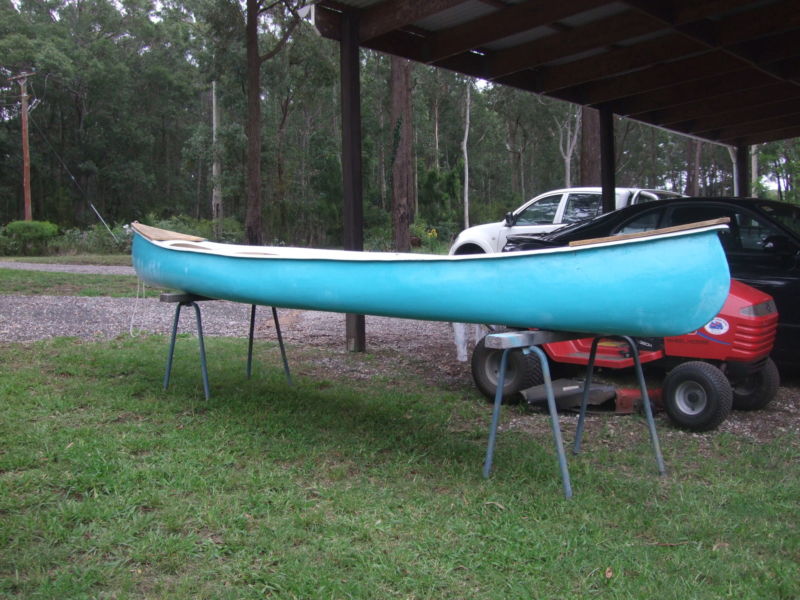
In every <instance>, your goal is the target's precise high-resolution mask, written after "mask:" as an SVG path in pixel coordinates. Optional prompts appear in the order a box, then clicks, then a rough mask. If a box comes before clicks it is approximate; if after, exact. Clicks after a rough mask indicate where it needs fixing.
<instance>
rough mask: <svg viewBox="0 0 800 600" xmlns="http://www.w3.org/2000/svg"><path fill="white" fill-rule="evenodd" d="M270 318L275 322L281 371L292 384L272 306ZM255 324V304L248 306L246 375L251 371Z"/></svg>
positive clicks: (277, 322) (276, 315)
mask: <svg viewBox="0 0 800 600" xmlns="http://www.w3.org/2000/svg"><path fill="white" fill-rule="evenodd" d="M272 320H273V321H274V323H275V333H276V334H277V336H278V346H279V347H280V349H281V358H282V359H283V372H284V373H285V374H286V381H288V382H289V385H292V374H291V372H290V371H289V361H288V359H287V358H286V347H285V346H284V345H283V335H281V324H280V322H279V321H278V311H277V309H276V308H275V307H274V306H273V307H272ZM255 325H256V305H255V304H253V305H251V306H250V336H249V339H248V344H247V377H248V378H249V377H250V375H252V373H253V334H254V331H255Z"/></svg>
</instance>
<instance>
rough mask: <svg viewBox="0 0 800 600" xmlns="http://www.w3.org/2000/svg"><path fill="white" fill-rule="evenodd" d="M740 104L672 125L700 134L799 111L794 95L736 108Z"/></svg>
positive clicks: (799, 93)
mask: <svg viewBox="0 0 800 600" xmlns="http://www.w3.org/2000/svg"><path fill="white" fill-rule="evenodd" d="M797 96H800V90H798V94H797ZM741 106H742V105H741V104H739V105H737V108H736V109H732V110H727V111H718V112H715V113H713V114H711V115H710V116H707V117H702V118H697V119H693V120H690V121H683V122H678V123H674V124H672V125H673V126H674V127H675V128H677V129H680V130H681V131H686V130H687V129H688V130H691V131H692V132H693V133H695V134H697V135H702V134H703V133H705V132H707V131H716V130H718V129H721V128H724V127H726V126H727V125H728V124H730V123H737V124H738V125H742V126H747V125H750V124H751V123H757V122H759V121H765V120H770V119H774V118H778V117H780V116H782V115H797V114H798V113H800V102H797V98H796V97H795V98H792V99H785V98H784V97H781V98H780V99H778V100H776V101H773V102H765V103H763V104H756V105H750V106H745V107H744V108H738V107H741ZM754 108H757V110H753V109H754Z"/></svg>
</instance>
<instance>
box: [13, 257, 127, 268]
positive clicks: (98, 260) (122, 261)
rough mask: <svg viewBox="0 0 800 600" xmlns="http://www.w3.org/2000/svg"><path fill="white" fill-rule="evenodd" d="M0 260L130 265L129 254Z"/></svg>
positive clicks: (59, 263) (53, 263)
mask: <svg viewBox="0 0 800 600" xmlns="http://www.w3.org/2000/svg"><path fill="white" fill-rule="evenodd" d="M0 261H8V262H22V263H39V264H51V265H106V266H117V267H130V266H131V255H130V254H71V255H66V254H65V255H58V256H0Z"/></svg>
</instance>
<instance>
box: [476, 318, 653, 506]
mask: <svg viewBox="0 0 800 600" xmlns="http://www.w3.org/2000/svg"><path fill="white" fill-rule="evenodd" d="M584 337H587V335H586V334H585V333H569V332H560V331H545V330H538V331H509V332H504V333H492V334H489V335H487V336H486V338H485V340H486V341H485V344H486V347H487V348H493V349H496V350H502V351H503V354H502V356H501V358H500V370H499V372H498V374H497V390H496V392H495V396H494V410H493V411H492V424H491V427H490V429H489V443H488V445H487V448H486V460H485V461H484V464H483V476H484V477H489V474H490V473H491V471H492V461H493V459H494V448H495V444H496V441H497V426H498V423H499V421H500V407H501V405H502V403H503V387H504V385H505V375H506V367H507V366H508V353H509V352H511V351H512V350H514V349H518V348H521V349H522V351H523V352H524V353H526V354H529V353H534V354H536V355H537V356H538V358H539V362H540V363H541V365H542V375H543V377H544V384H545V390H546V392H547V409H548V411H549V413H550V423H551V427H552V430H553V441H554V443H555V446H556V454H557V455H558V467H559V470H560V472H561V481H562V485H563V488H564V496H565V497H566V498H571V497H572V483H571V481H570V477H569V469H568V467H567V458H566V455H565V453H564V442H563V439H562V437H561V427H560V425H559V421H558V409H557V407H556V400H555V394H554V393H553V382H552V379H551V377H550V367H549V364H548V361H547V355H546V354H545V353H544V351H543V350H542V349H541V348H539V346H541V345H542V344H548V343H551V342H560V341H565V340H571V339H578V338H584ZM608 337H618V338H620V339H623V340H625V341H626V342H627V343H628V345H629V346H630V348H631V352H632V353H633V357H634V363H635V366H636V375H637V378H638V380H639V387H640V388H641V393H642V404H643V405H644V411H645V415H646V418H647V426H648V428H649V430H650V440H651V442H652V445H653V452H654V454H655V457H656V463H657V465H658V472H659V474H661V475H664V474H665V473H666V469H665V467H664V459H663V457H662V455H661V447H660V445H659V442H658V434H657V433H656V428H655V421H654V420H653V411H652V408H651V406H650V398H649V396H648V394H647V386H646V385H645V382H644V375H643V373H642V365H641V363H640V362H639V353H638V350H637V348H636V344H635V343H634V341H633V340H632V339H631V338H629V337H626V336H600V337H595V338H594V341H593V343H592V351H591V355H590V357H589V364H588V366H587V367H586V381H585V383H584V387H583V397H582V399H581V409H580V416H579V417H578V427H577V430H576V432H575V445H574V447H573V452H574V453H575V454H577V453H578V452H580V445H581V438H582V437H583V428H584V421H585V418H586V408H587V406H588V403H589V392H590V387H591V383H592V370H593V368H594V361H595V356H596V354H597V345H598V342H599V341H600V340H601V339H603V338H608Z"/></svg>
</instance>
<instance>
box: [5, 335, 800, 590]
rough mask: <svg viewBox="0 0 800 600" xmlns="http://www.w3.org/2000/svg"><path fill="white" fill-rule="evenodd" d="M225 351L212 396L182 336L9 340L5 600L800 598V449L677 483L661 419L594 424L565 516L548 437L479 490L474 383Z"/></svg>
mask: <svg viewBox="0 0 800 600" xmlns="http://www.w3.org/2000/svg"><path fill="white" fill-rule="evenodd" d="M207 345H208V355H209V365H210V369H211V372H210V377H211V386H212V393H213V397H212V399H211V400H210V401H208V402H206V401H204V400H203V392H202V385H201V383H200V377H199V372H198V367H197V359H196V341H195V340H194V339H191V338H188V337H182V338H181V339H180V340H179V343H178V349H177V355H176V361H175V367H174V371H173V378H172V382H171V386H170V389H169V390H168V391H167V392H162V391H161V389H160V387H161V386H160V384H161V377H162V376H163V368H164V364H163V363H164V358H165V353H166V340H165V339H164V338H163V337H145V338H137V339H131V338H120V339H118V340H114V341H111V342H104V343H83V342H79V341H76V340H73V339H58V340H54V341H50V342H42V343H35V344H0V365H1V366H0V597H9V598H26V599H27V598H59V599H60V598H214V599H217V598H220V599H226V598H304V599H305V598H370V599H372V598H417V599H421V598H442V599H444V598H448V599H449V598H498V599H507V598H519V599H526V600H527V599H531V598H659V599H663V598H675V599H685V598H737V599H742V598H786V599H788V598H798V597H800V578H798V560H799V559H800V539H799V536H798V519H797V517H798V498H800V481H799V478H798V472H799V471H800V461H798V449H799V445H800V442H798V440H797V439H795V438H785V439H780V440H778V441H776V442H774V443H769V444H764V445H758V444H754V443H752V442H749V441H748V440H746V439H743V438H739V437H736V436H733V435H725V434H717V435H714V436H698V435H692V434H685V435H676V436H669V438H670V439H669V443H663V440H662V443H663V445H664V452H665V458H666V462H667V465H668V468H669V470H670V474H669V476H668V477H666V478H659V477H658V476H657V475H655V474H654V464H653V459H652V455H651V454H650V451H649V447H648V441H647V436H646V429H645V428H644V427H643V425H642V422H641V420H640V419H638V418H636V417H626V418H625V420H624V421H621V420H615V421H614V424H615V427H614V430H620V429H624V430H626V431H629V432H632V437H631V438H628V437H627V436H626V437H625V438H624V439H620V438H619V436H616V435H615V434H614V433H613V431H612V430H611V429H609V428H607V427H605V426H603V425H602V423H601V425H596V424H593V426H592V427H590V428H589V429H588V431H587V437H586V442H585V446H584V447H585V451H584V453H583V454H581V455H580V456H578V457H570V469H571V473H572V480H573V487H574V489H575V497H574V499H573V500H571V501H566V500H564V498H563V496H562V493H561V484H560V480H559V477H558V474H557V469H556V464H555V457H554V453H553V449H552V442H551V439H550V435H549V432H548V430H547V427H546V426H545V427H543V428H541V431H543V432H545V433H542V434H541V435H539V434H524V433H522V432H518V431H504V432H502V433H501V434H500V437H499V444H498V451H497V452H498V453H497V456H496V460H495V467H496V468H495V473H494V475H493V477H492V478H491V479H489V480H484V479H483V478H482V477H481V474H480V470H481V463H482V460H483V455H484V452H485V443H486V432H487V428H488V422H489V417H490V414H489V413H490V408H489V407H488V405H486V404H485V403H484V402H483V400H481V399H480V398H479V397H478V395H477V392H473V391H472V390H470V389H468V388H467V387H466V386H465V387H463V388H461V389H448V388H446V387H444V386H438V385H431V384H429V383H425V382H423V381H421V380H419V379H418V378H417V377H416V376H415V375H413V374H411V373H407V372H403V371H397V372H395V374H394V375H390V376H388V377H384V378H381V380H379V381H377V382H376V381H373V382H361V383H353V382H350V381H347V380H342V381H339V380H338V378H336V377H327V378H326V377H324V376H321V375H320V374H319V368H318V366H317V365H319V364H322V363H323V361H330V360H332V359H335V360H338V361H342V360H344V361H348V362H349V361H352V362H353V363H356V364H360V363H363V365H364V366H365V367H367V366H374V365H375V364H376V363H378V362H382V361H390V362H389V364H391V363H392V361H393V357H392V356H391V355H388V354H386V355H369V354H367V355H347V354H344V355H342V354H341V353H338V354H337V353H333V352H330V351H325V350H320V349H314V351H313V352H311V351H305V350H303V349H302V348H289V354H290V361H291V364H292V367H293V371H294V375H295V378H296V385H295V386H293V387H290V386H288V385H287V384H286V382H285V380H284V379H283V374H282V371H281V369H280V358H279V354H278V352H277V348H276V347H275V346H274V345H271V344H265V343H264V342H261V343H259V344H258V357H257V361H258V363H257V364H258V365H259V368H258V369H257V370H256V374H255V375H254V377H253V378H252V379H250V380H247V379H246V378H245V377H244V355H245V352H246V349H245V345H246V342H245V341H244V340H232V339H224V338H213V339H209V340H208V342H207ZM325 364H328V363H327V362H326V363H325ZM514 410H515V409H513V408H508V409H505V410H504V422H506V423H507V422H508V421H509V420H510V418H511V416H512V414H513V412H514ZM516 416H517V417H520V416H522V415H521V414H518V415H516ZM525 418H530V419H542V420H545V419H546V418H547V417H545V416H530V417H525ZM571 433H572V432H565V437H566V439H567V441H569V440H570V439H571Z"/></svg>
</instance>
